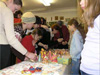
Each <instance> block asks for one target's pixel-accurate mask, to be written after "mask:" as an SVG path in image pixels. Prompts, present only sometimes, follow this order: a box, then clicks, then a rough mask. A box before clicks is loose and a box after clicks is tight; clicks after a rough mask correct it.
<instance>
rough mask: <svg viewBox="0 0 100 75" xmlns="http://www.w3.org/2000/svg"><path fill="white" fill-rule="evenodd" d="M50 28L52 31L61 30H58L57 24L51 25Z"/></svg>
mask: <svg viewBox="0 0 100 75" xmlns="http://www.w3.org/2000/svg"><path fill="white" fill-rule="evenodd" d="M51 28H52V30H53V29H56V30H58V31H59V30H60V29H61V28H60V26H59V25H58V24H53V25H52V26H51Z"/></svg>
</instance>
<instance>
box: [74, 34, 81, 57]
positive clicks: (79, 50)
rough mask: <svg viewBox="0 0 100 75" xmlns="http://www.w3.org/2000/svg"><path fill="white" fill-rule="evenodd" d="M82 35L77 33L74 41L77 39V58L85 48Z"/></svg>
mask: <svg viewBox="0 0 100 75" xmlns="http://www.w3.org/2000/svg"><path fill="white" fill-rule="evenodd" d="M80 37H81V34H79V33H77V34H76V35H75V36H74V39H75V42H74V43H75V48H76V51H75V53H74V55H75V56H77V55H78V54H80V53H81V51H82V48H83V39H82V37H81V39H80Z"/></svg>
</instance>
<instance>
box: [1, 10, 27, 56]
mask: <svg viewBox="0 0 100 75" xmlns="http://www.w3.org/2000/svg"><path fill="white" fill-rule="evenodd" d="M2 14H3V24H4V29H5V34H6V37H7V40H8V43H9V44H10V45H11V46H12V47H14V48H15V49H16V50H17V51H19V52H20V53H21V54H23V55H25V54H26V53H27V50H26V49H25V48H24V47H23V46H22V45H21V43H20V42H19V41H18V40H17V38H16V37H15V33H14V21H13V13H12V12H11V11H10V9H5V11H4V12H3V13H2Z"/></svg>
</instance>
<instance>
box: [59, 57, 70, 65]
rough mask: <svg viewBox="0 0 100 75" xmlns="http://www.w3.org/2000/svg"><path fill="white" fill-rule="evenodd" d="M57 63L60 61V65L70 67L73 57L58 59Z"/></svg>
mask: <svg viewBox="0 0 100 75" xmlns="http://www.w3.org/2000/svg"><path fill="white" fill-rule="evenodd" d="M57 61H58V63H59V64H63V65H69V64H70V63H71V57H70V58H61V57H58V58H57Z"/></svg>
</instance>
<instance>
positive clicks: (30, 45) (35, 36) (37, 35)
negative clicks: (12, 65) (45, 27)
mask: <svg viewBox="0 0 100 75" xmlns="http://www.w3.org/2000/svg"><path fill="white" fill-rule="evenodd" d="M41 38H42V32H41V30H40V29H34V30H33V32H32V34H31V35H27V36H25V37H24V38H23V39H22V41H21V43H22V45H23V46H24V47H25V48H26V49H27V50H28V51H29V52H32V53H35V43H36V42H37V41H38V40H40V39H41ZM20 57H21V58H22V57H23V58H24V59H23V60H27V58H26V57H25V56H24V55H20ZM19 62H21V60H20V58H19V59H18V58H17V63H19Z"/></svg>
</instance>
